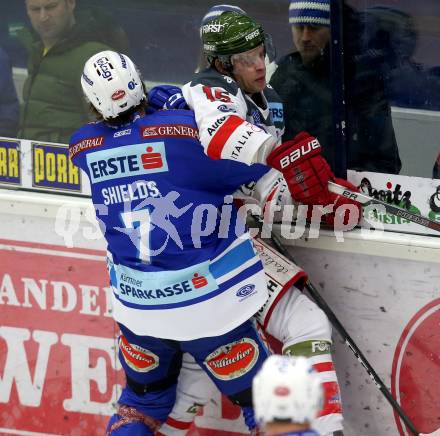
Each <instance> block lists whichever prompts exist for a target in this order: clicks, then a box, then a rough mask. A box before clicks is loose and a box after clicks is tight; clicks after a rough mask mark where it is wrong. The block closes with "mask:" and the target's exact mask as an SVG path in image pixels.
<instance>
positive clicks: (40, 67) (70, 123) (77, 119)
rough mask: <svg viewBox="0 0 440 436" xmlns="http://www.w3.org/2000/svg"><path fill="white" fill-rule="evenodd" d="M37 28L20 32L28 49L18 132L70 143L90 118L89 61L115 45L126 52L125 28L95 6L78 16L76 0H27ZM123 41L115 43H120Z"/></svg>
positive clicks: (32, 22) (38, 138) (30, 14)
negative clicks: (85, 76) (85, 85)
mask: <svg viewBox="0 0 440 436" xmlns="http://www.w3.org/2000/svg"><path fill="white" fill-rule="evenodd" d="M25 4H26V10H27V14H28V16H29V19H30V21H31V24H32V27H33V31H29V30H28V29H25V31H24V32H22V34H21V35H20V38H21V40H22V42H23V43H24V44H25V46H26V48H27V49H28V52H29V59H28V73H29V76H28V78H27V80H26V82H25V85H24V90H23V100H24V105H23V109H22V114H21V124H20V131H19V137H21V138H29V139H34V140H42V141H51V142H61V143H67V142H68V141H69V137H70V135H71V134H72V133H73V131H74V130H75V129H77V128H78V127H79V126H81V125H82V124H84V123H86V122H87V121H88V120H89V108H88V105H87V104H86V103H85V101H84V99H83V97H82V90H81V84H80V80H79V79H78V77H81V73H82V69H83V66H84V63H85V62H86V60H87V59H88V58H90V57H91V56H92V55H93V54H95V53H97V52H100V51H103V50H108V49H110V48H111V47H112V48H116V49H118V50H121V51H126V49H127V44H126V38H125V34H124V32H123V31H122V30H121V28H120V27H119V26H117V25H116V24H115V23H113V22H111V21H109V19H108V18H109V17H108V16H107V15H106V14H105V15H104V14H102V13H101V12H97V11H96V10H88V11H87V15H84V16H82V15H81V14H78V15H77V16H76V15H75V13H74V12H75V6H76V3H75V0H25ZM118 41H121V42H120V43H119V44H118V46H117V47H116V43H117V42H118Z"/></svg>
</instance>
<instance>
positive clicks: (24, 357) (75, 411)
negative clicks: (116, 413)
mask: <svg viewBox="0 0 440 436" xmlns="http://www.w3.org/2000/svg"><path fill="white" fill-rule="evenodd" d="M107 283H108V277H107V271H106V267H105V262H104V253H103V252H94V251H91V250H70V249H66V248H64V247H54V246H48V245H39V244H29V243H23V242H17V241H5V240H0V433H1V432H3V433H6V434H8V430H12V429H14V430H15V431H14V434H26V432H34V433H37V434H44V435H78V436H79V435H91V434H102V433H103V431H102V429H105V425H106V421H107V419H108V417H107V416H105V415H110V414H111V413H112V408H113V403H114V402H115V399H116V398H117V395H118V393H117V389H120V388H119V386H118V383H117V382H118V381H119V383H121V380H123V377H122V374H121V372H122V371H121V370H119V371H118V370H117V369H118V368H117V365H118V364H117V359H116V351H115V342H114V338H115V335H116V334H117V333H116V330H115V323H114V322H113V319H112V316H111V308H110V298H109V297H110V295H109V293H108V292H109V289H107V288H106V285H107ZM103 415H104V416H103Z"/></svg>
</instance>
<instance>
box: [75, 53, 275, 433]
mask: <svg viewBox="0 0 440 436" xmlns="http://www.w3.org/2000/svg"><path fill="white" fill-rule="evenodd" d="M81 83H82V87H83V90H84V93H85V96H86V97H87V99H88V100H89V102H90V103H91V105H92V107H93V108H94V110H95V111H96V114H97V115H98V118H99V119H98V121H96V122H94V123H89V124H86V125H85V126H83V127H81V128H80V129H79V130H77V131H76V132H75V133H74V134H73V136H72V138H71V141H70V146H69V153H70V157H71V159H72V161H73V163H74V164H75V165H77V166H78V167H80V168H81V169H82V170H83V171H84V172H85V173H86V174H87V176H88V177H89V179H90V184H91V191H92V200H93V203H94V205H95V208H96V212H97V219H98V220H99V222H100V224H101V228H102V229H103V232H104V236H105V238H106V240H107V244H108V270H109V275H110V281H111V286H112V289H113V294H112V303H113V315H114V318H115V320H116V322H117V323H118V325H119V328H120V331H121V335H120V337H119V359H120V361H121V364H122V367H123V369H124V371H125V374H126V379H127V385H126V387H125V388H124V390H123V392H122V394H121V397H120V399H119V409H118V411H117V413H116V414H115V415H113V416H112V417H111V419H110V422H109V426H108V429H107V432H108V434H109V435H112V436H116V435H152V434H153V433H154V432H155V431H156V430H157V429H158V427H159V426H160V424H161V423H162V422H163V421H164V420H165V419H166V417H167V415H168V414H169V412H170V411H171V408H172V406H173V404H174V400H175V391H176V382H177V377H178V375H179V370H180V365H181V358H182V353H183V352H188V353H190V354H191V355H192V356H193V357H194V359H195V360H196V361H197V363H198V364H199V365H200V366H201V367H202V368H203V369H204V371H205V372H206V373H207V375H208V376H209V377H210V379H211V380H212V381H213V382H214V383H215V384H216V386H217V387H218V388H219V389H220V390H221V391H222V392H223V393H224V394H226V395H227V396H228V397H229V398H230V399H231V400H232V401H233V402H235V403H236V404H239V405H240V406H241V407H242V409H243V412H244V415H245V417H246V420H247V424H248V426H249V427H250V428H253V427H254V426H255V423H254V421H253V412H252V408H251V382H252V378H253V376H254V374H255V373H256V371H257V370H258V369H259V367H260V366H261V364H262V362H263V361H264V359H265V358H266V357H267V351H266V348H265V347H264V345H263V344H262V342H261V340H260V338H259V336H258V334H257V332H256V330H255V328H254V325H253V323H251V322H250V321H248V320H249V318H250V317H251V316H252V315H253V314H254V313H255V312H256V311H257V310H258V309H259V308H260V307H261V306H262V305H263V304H264V302H265V301H266V299H267V286H266V282H265V278H264V272H263V266H262V263H261V261H260V259H259V256H258V254H257V251H256V249H255V248H254V246H253V244H252V242H251V241H250V238H249V234H248V232H247V231H246V230H245V225H244V223H243V222H241V220H242V218H240V217H239V215H238V211H237V209H236V208H235V207H234V206H233V205H232V204H231V201H230V197H229V195H230V194H232V193H233V192H234V191H235V190H236V189H237V188H238V187H239V186H240V185H242V184H243V183H247V182H249V181H252V180H255V179H258V178H260V177H261V176H262V175H263V174H265V173H266V172H267V171H268V170H269V168H268V167H267V166H265V165H260V164H254V165H246V164H244V163H240V162H233V161H229V160H213V159H210V158H209V157H208V156H206V154H205V153H204V152H203V147H202V146H201V144H200V142H199V141H198V130H197V126H196V123H195V120H194V115H193V113H192V112H191V111H187V110H186V111H179V110H173V111H157V112H154V113H152V112H151V111H149V109H148V105H147V98H146V95H145V92H144V88H143V84H142V82H141V79H140V77H139V75H138V73H137V70H136V68H135V66H134V64H133V63H132V62H131V60H130V59H129V58H128V57H127V56H125V55H122V54H119V53H115V52H111V51H106V52H101V53H98V54H96V55H94V56H93V57H92V58H90V59H89V60H88V61H87V63H86V65H85V67H84V73H83V75H82V78H81Z"/></svg>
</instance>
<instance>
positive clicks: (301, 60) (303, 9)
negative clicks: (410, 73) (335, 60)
mask: <svg viewBox="0 0 440 436" xmlns="http://www.w3.org/2000/svg"><path fill="white" fill-rule="evenodd" d="M289 17H290V18H289V21H290V24H291V25H292V34H293V41H294V44H295V46H296V48H297V50H298V51H297V52H294V53H291V54H289V55H287V56H285V57H284V58H283V59H281V61H280V62H279V66H278V69H277V70H276V71H275V73H274V75H273V76H272V79H271V81H270V84H271V85H272V86H273V87H274V89H275V90H276V91H277V92H278V94H279V95H280V97H281V99H282V100H283V106H284V118H285V123H286V131H285V135H284V138H283V139H284V140H288V139H291V138H293V137H294V136H295V135H296V134H297V133H299V132H301V131H303V130H305V131H308V132H310V133H311V134H312V135H314V136H316V137H317V138H318V139H319V142H320V143H321V145H322V148H323V154H324V157H325V159H326V160H327V162H328V163H329V164H330V166H331V167H332V169H334V168H335V160H336V159H337V156H335V145H334V143H333V119H332V83H331V72H330V50H329V42H330V0H311V1H309V2H307V4H305V3H304V2H299V1H298V0H292V1H291V3H290V12H289ZM344 18H345V20H344V25H345V26H346V25H349V26H350V29H349V31H346V35H347V36H348V37H349V38H347V41H346V43H345V48H346V50H345V54H346V57H345V74H346V77H345V79H346V104H347V119H346V137H347V167H348V168H351V169H356V170H364V171H377V172H384V173H394V174H397V173H399V171H400V168H401V162H400V158H399V152H398V149H397V143H396V138H395V135H394V129H393V125H392V120H391V111H390V106H389V104H388V102H387V101H386V99H385V97H384V92H383V86H382V84H381V82H380V77H376V76H375V73H374V66H372V65H370V63H369V62H368V58H367V57H366V55H365V54H364V53H362V51H361V50H360V49H359V48H358V47H359V45H360V42H359V41H360V40H361V38H360V35H361V31H360V28H359V24H360V21H359V20H358V19H357V16H356V14H355V13H354V12H353V11H352V10H349V9H348V8H346V9H345V17H344ZM356 35H358V36H356Z"/></svg>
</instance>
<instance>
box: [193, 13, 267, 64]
mask: <svg viewBox="0 0 440 436" xmlns="http://www.w3.org/2000/svg"><path fill="white" fill-rule="evenodd" d="M201 30H202V43H203V52H204V53H205V55H206V57H207V58H208V60H209V59H211V60H212V59H214V58H216V57H220V58H226V57H230V56H232V55H234V54H237V53H243V52H245V51H248V50H252V49H253V48H255V47H258V46H259V45H261V44H264V43H265V37H266V35H265V33H264V30H263V27H262V26H261V25H260V24H259V23H257V22H256V21H254V20H253V19H252V18H250V17H249V16H247V15H244V14H241V13H239V12H231V11H228V12H223V13H222V14H221V15H220V16H218V17H217V18H215V19H214V20H211V21H209V22H208V23H206V24H205V25H203V26H202V29H201Z"/></svg>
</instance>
